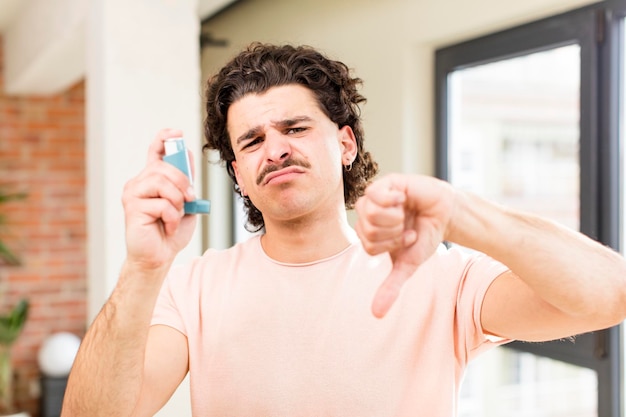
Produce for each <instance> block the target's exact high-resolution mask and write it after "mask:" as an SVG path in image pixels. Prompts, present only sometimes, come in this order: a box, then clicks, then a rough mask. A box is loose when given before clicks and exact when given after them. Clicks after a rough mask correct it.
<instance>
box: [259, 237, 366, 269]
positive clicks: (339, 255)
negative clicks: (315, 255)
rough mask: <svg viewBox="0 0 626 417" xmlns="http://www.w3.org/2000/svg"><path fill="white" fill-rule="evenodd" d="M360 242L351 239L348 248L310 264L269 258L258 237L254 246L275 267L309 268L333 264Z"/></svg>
mask: <svg viewBox="0 0 626 417" xmlns="http://www.w3.org/2000/svg"><path fill="white" fill-rule="evenodd" d="M358 243H359V241H358V239H356V240H355V239H351V240H350V244H349V245H348V246H346V247H345V248H344V249H342V250H341V251H339V252H337V253H336V254H334V255H331V256H328V257H326V258H322V259H317V260H315V261H310V262H302V263H293V262H282V261H278V260H276V259H274V258H272V257H271V256H269V255H268V254H267V253H266V252H265V249H263V245H261V236H256V237H255V238H254V245H255V246H256V249H257V250H258V251H259V252H260V253H261V255H262V256H263V258H264V259H266V260H267V261H268V262H270V263H272V264H274V265H279V266H286V267H292V268H293V267H296V268H297V267H307V266H313V265H319V264H323V263H326V262H331V261H333V260H335V259H337V258H339V257H341V256H342V255H344V254H345V253H346V252H348V251H350V250H351V249H353V248H355V247H356V246H357V245H358Z"/></svg>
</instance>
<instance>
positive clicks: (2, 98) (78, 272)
mask: <svg viewBox="0 0 626 417" xmlns="http://www.w3.org/2000/svg"><path fill="white" fill-rule="evenodd" d="M2 56H3V52H2V39H1V38H0V184H10V185H11V186H12V188H13V189H14V190H15V191H23V192H25V193H27V198H26V199H25V200H22V201H16V202H12V203H10V204H6V205H3V206H1V207H0V213H2V214H4V215H5V216H6V218H7V224H8V225H9V227H8V228H6V230H5V231H4V232H3V231H0V233H2V234H0V238H1V239H2V240H3V241H4V242H5V243H7V244H8V245H9V246H10V247H11V249H13V250H14V252H16V253H17V254H19V256H20V257H21V259H22V265H21V266H6V265H1V264H0V313H4V312H6V311H7V310H8V309H9V308H10V307H12V306H14V305H15V303H16V302H17V301H18V300H19V299H20V298H22V297H27V298H28V299H29V300H30V302H31V311H30V316H29V319H28V321H27V323H26V326H25V328H24V331H23V333H22V334H21V335H20V337H19V338H18V340H17V342H16V344H15V345H14V346H13V364H14V369H15V371H16V384H15V385H16V389H17V392H16V401H17V403H18V405H19V406H20V407H21V408H22V409H24V410H25V411H28V412H29V413H30V414H31V416H33V417H38V416H39V415H40V412H39V395H40V393H39V377H40V373H39V369H38V366H37V352H38V350H39V348H40V346H41V344H42V342H43V340H44V339H45V338H46V337H47V336H49V335H51V334H52V333H54V332H59V331H69V332H72V333H74V334H76V335H77V336H79V337H82V336H83V334H84V331H85V322H86V311H87V308H86V248H85V245H86V236H85V234H86V218H85V217H86V215H85V190H84V187H85V125H84V107H85V99H84V97H85V88H84V82H80V83H78V84H77V85H75V86H73V87H71V88H70V89H69V90H68V91H65V92H63V93H61V94H57V95H55V96H52V97H21V96H20V97H14V96H7V95H6V94H5V93H4V80H3V68H4V62H3V58H2Z"/></svg>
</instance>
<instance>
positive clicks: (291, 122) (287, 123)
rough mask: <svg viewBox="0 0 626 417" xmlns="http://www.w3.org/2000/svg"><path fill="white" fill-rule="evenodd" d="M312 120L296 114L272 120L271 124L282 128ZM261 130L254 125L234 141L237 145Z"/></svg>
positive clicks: (258, 133)
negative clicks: (287, 117)
mask: <svg viewBox="0 0 626 417" xmlns="http://www.w3.org/2000/svg"><path fill="white" fill-rule="evenodd" d="M312 120H313V119H312V118H310V117H309V116H296V117H293V118H290V119H284V120H278V121H276V122H272V125H273V126H276V127H278V128H282V129H284V128H287V127H291V126H294V125H297V124H298V123H301V122H310V121H312ZM262 132H263V129H262V128H261V126H255V127H253V128H252V129H249V130H247V131H246V132H245V133H244V134H243V135H241V136H239V137H238V138H237V140H236V142H235V143H236V144H237V145H239V144H240V143H241V142H243V141H246V140H250V139H252V138H254V137H256V136H259V135H260V134H261V133H262Z"/></svg>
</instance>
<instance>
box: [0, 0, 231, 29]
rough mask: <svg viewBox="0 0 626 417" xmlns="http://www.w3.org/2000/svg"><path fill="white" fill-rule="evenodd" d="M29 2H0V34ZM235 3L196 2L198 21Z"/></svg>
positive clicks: (17, 0)
mask: <svg viewBox="0 0 626 417" xmlns="http://www.w3.org/2000/svg"><path fill="white" fill-rule="evenodd" d="M30 1H34V0H0V34H2V33H4V32H5V31H6V29H7V27H8V26H9V25H10V23H11V21H13V19H15V17H16V16H17V15H18V14H19V12H20V10H21V9H22V8H23V7H24V6H25V5H26V4H28V2H30ZM45 1H54V0H45ZM235 1H236V0H198V14H199V16H200V19H206V18H207V17H209V16H211V15H213V14H215V13H217V12H219V11H220V10H222V9H223V8H224V7H226V6H228V5H229V4H231V3H234V2H235Z"/></svg>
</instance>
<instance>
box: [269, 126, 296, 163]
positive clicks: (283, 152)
mask: <svg viewBox="0 0 626 417" xmlns="http://www.w3.org/2000/svg"><path fill="white" fill-rule="evenodd" d="M265 154H266V158H267V162H269V163H280V162H282V161H284V160H285V159H287V158H289V155H291V144H290V143H289V138H287V137H286V136H284V135H282V134H280V133H278V132H273V133H268V134H267V135H266V137H265Z"/></svg>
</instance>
